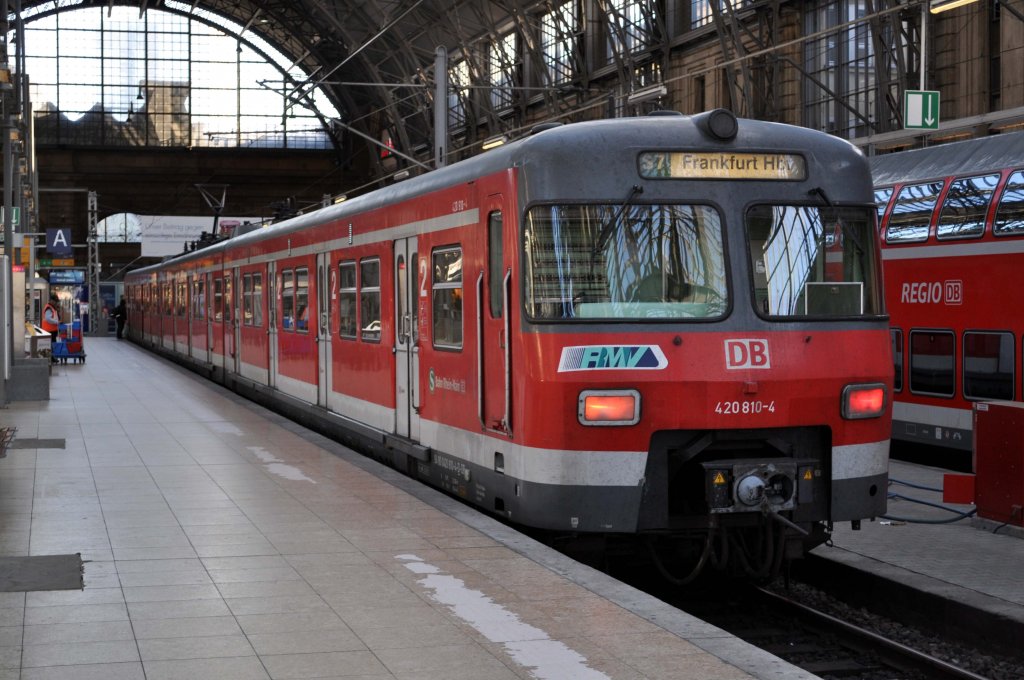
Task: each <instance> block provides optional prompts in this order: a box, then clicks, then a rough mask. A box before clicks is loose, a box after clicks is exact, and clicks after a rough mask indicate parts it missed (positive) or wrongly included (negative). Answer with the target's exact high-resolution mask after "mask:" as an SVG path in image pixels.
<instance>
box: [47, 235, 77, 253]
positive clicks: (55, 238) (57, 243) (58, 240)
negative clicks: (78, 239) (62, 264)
mask: <svg viewBox="0 0 1024 680" xmlns="http://www.w3.org/2000/svg"><path fill="white" fill-rule="evenodd" d="M46 252H48V253H50V254H51V255H70V254H71V229H47V230H46Z"/></svg>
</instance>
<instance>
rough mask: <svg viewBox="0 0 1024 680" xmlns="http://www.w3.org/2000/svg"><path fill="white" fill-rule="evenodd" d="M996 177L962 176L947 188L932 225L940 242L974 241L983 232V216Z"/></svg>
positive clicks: (995, 183) (986, 210)
mask: <svg viewBox="0 0 1024 680" xmlns="http://www.w3.org/2000/svg"><path fill="white" fill-rule="evenodd" d="M997 184H999V175H998V174H995V175H983V176H981V177H963V178H960V179H955V180H953V182H952V183H951V184H950V185H949V190H948V191H947V192H946V198H945V199H944V200H943V201H942V210H941V211H940V212H939V219H938V222H937V223H936V225H935V235H936V236H938V237H939V238H940V239H951V238H976V237H979V236H981V235H982V234H984V233H985V217H986V216H987V215H988V207H989V205H990V204H991V202H992V192H994V191H995V189H996V185H997Z"/></svg>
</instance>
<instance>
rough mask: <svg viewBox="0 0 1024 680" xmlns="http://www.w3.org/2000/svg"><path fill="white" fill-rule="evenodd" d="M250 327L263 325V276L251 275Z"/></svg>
mask: <svg viewBox="0 0 1024 680" xmlns="http://www.w3.org/2000/svg"><path fill="white" fill-rule="evenodd" d="M252 325H253V326H262V325H263V274H253V275H252Z"/></svg>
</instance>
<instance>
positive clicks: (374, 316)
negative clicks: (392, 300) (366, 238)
mask: <svg viewBox="0 0 1024 680" xmlns="http://www.w3.org/2000/svg"><path fill="white" fill-rule="evenodd" d="M359 318H360V323H362V327H361V328H360V329H359V339H360V340H364V341H366V342H380V259H379V258H373V259H372V260H362V261H361V262H360V263H359Z"/></svg>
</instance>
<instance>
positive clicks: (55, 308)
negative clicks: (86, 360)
mask: <svg viewBox="0 0 1024 680" xmlns="http://www.w3.org/2000/svg"><path fill="white" fill-rule="evenodd" d="M42 326H43V330H44V331H46V332H47V333H49V334H50V360H51V361H52V362H53V363H57V358H56V357H55V356H53V348H54V347H55V346H56V344H57V335H58V333H59V332H60V298H58V297H57V294H56V293H50V301H49V302H47V303H46V307H44V308H43V323H42Z"/></svg>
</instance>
